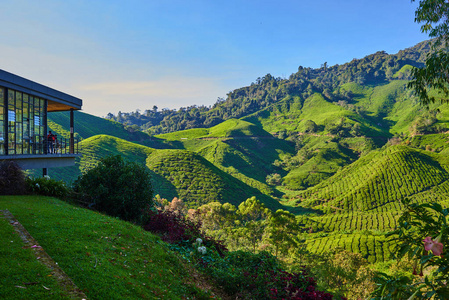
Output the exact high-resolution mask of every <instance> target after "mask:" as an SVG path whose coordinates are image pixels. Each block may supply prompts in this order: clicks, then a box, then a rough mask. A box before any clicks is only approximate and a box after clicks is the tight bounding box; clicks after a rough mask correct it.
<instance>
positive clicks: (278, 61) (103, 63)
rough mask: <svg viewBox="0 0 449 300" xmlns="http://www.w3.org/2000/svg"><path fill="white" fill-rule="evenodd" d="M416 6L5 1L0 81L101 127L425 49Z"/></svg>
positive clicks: (386, 1) (317, 0) (350, 1)
mask: <svg viewBox="0 0 449 300" xmlns="http://www.w3.org/2000/svg"><path fill="white" fill-rule="evenodd" d="M416 6H417V4H416V3H411V2H410V0H376V1H372V0H371V1H365V0H340V1H336V0H313V1H312V0H296V1H293V0H288V1H280V0H276V1H263V0H258V1H253V0H239V1H238V0H227V1H219V0H198V1H196V0H189V1H178V0H127V1H115V0H104V1H103V0H88V1H87V0H86V1H81V0H78V1H75V0H60V1H49V0H39V1H24V0H3V1H2V8H1V10H0V37H1V38H2V42H1V43H0V55H1V57H2V64H1V65H0V68H1V69H4V70H6V71H8V72H11V73H14V74H17V75H19V76H23V77H25V78H28V79H31V80H34V81H37V82H39V83H42V84H45V85H48V86H50V87H53V88H55V89H58V90H61V91H63V92H66V93H69V94H71V95H73V96H76V97H79V98H82V99H83V100H84V102H83V111H84V112H87V113H90V114H94V115H97V116H105V115H106V114H107V113H108V112H113V113H117V112H118V111H122V112H129V111H134V110H136V109H141V110H142V111H143V110H145V109H151V108H152V107H153V105H156V106H158V107H159V108H164V107H167V108H179V107H182V106H184V107H185V106H189V105H194V104H196V105H212V104H214V103H215V101H216V100H217V97H226V94H227V93H228V92H229V91H231V90H234V89H236V88H239V87H242V86H246V85H249V84H251V82H253V81H255V80H256V78H257V77H262V76H264V75H265V74H267V73H271V74H272V75H273V76H276V77H278V76H280V77H288V76H289V75H290V74H292V73H294V72H296V71H297V69H298V66H300V65H301V66H304V67H312V68H317V67H320V65H321V64H322V63H324V62H327V63H328V65H335V64H343V63H346V62H348V61H350V60H352V59H353V58H362V57H364V56H366V55H369V54H371V53H374V52H376V51H381V50H384V51H387V52H388V53H397V52H398V51H399V50H401V49H404V48H407V47H411V46H414V45H415V44H417V43H418V42H421V41H423V40H425V39H427V36H426V35H425V34H422V33H421V32H420V26H419V25H418V24H416V23H414V11H415V9H416Z"/></svg>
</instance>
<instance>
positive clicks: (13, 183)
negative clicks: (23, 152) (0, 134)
mask: <svg viewBox="0 0 449 300" xmlns="http://www.w3.org/2000/svg"><path fill="white" fill-rule="evenodd" d="M25 180H26V176H25V173H24V172H23V171H22V169H21V168H20V167H19V165H18V164H17V163H16V162H14V161H7V160H6V161H2V162H0V195H23V194H25V193H26V187H27V184H26V181H25Z"/></svg>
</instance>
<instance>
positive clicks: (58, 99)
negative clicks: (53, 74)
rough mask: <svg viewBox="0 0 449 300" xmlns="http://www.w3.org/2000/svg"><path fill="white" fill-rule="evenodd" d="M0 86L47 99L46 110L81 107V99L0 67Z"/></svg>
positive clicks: (77, 108)
mask: <svg viewBox="0 0 449 300" xmlns="http://www.w3.org/2000/svg"><path fill="white" fill-rule="evenodd" d="M0 86H3V87H6V88H10V89H14V90H16V91H20V92H24V93H28V94H30V95H33V96H37V97H40V98H44V99H47V100H48V111H49V112H52V111H65V110H70V109H71V108H73V109H75V110H79V109H81V106H82V105H83V101H82V100H81V99H79V98H76V97H73V96H71V95H68V94H66V93H63V92H60V91H57V90H55V89H52V88H50V87H48V86H45V85H42V84H40V83H37V82H34V81H31V80H28V79H25V78H23V77H20V76H17V75H14V74H12V73H9V72H6V71H4V70H1V69H0Z"/></svg>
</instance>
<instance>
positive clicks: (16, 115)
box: [0, 70, 82, 169]
mask: <svg viewBox="0 0 449 300" xmlns="http://www.w3.org/2000/svg"><path fill="white" fill-rule="evenodd" d="M81 105H82V100H81V99H78V98H75V97H73V96H70V95H68V94H65V93H62V92H60V91H57V90H54V89H52V88H49V87H47V86H44V85H41V84H38V83H36V82H33V81H31V80H28V79H25V78H22V77H19V76H17V75H14V74H11V73H8V72H6V71H3V70H0V160H14V161H17V162H18V163H19V165H21V166H22V167H23V168H27V169H30V168H48V167H58V166H67V165H73V164H74V161H75V159H74V158H75V156H76V155H77V153H75V147H74V139H73V133H74V129H73V124H74V120H73V111H74V110H79V109H81ZM56 111H67V112H68V113H70V124H67V126H70V132H71V138H70V139H69V140H68V141H67V143H66V144H64V151H59V152H57V151H49V143H50V142H49V139H48V131H47V115H48V113H51V112H56ZM56 142H57V143H58V145H59V141H57V140H56V141H54V142H53V143H56ZM61 144H62V143H61ZM52 146H53V145H52ZM52 148H53V147H52Z"/></svg>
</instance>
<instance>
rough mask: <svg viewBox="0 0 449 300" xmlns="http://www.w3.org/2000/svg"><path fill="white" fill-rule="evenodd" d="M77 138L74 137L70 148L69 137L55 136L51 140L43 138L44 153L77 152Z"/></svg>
mask: <svg viewBox="0 0 449 300" xmlns="http://www.w3.org/2000/svg"><path fill="white" fill-rule="evenodd" d="M78 142H79V139H77V138H74V141H73V145H72V148H73V149H70V148H71V147H70V139H67V138H57V139H56V140H54V141H53V142H51V141H47V140H44V143H43V151H42V153H44V154H79V143H78Z"/></svg>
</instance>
